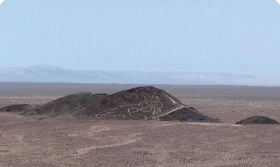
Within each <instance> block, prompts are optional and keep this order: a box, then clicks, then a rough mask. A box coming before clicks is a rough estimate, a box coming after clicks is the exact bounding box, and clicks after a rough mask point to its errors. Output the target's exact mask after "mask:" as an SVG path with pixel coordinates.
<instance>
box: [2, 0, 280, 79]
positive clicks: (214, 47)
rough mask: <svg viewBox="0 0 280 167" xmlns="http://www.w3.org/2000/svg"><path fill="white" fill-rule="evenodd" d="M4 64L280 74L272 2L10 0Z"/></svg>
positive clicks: (277, 14) (279, 27) (279, 38)
mask: <svg viewBox="0 0 280 167" xmlns="http://www.w3.org/2000/svg"><path fill="white" fill-rule="evenodd" d="M0 61H1V64H0V67H11V66H13V67H15V66H20V67H25V66H32V65H40V64H46V65H53V66H59V67H62V68H69V69H85V70H117V71H119V70H129V71H182V72H184V71H185V72H226V73H234V74H253V75H257V76H265V75H267V76H270V77H279V74H280V5H279V4H278V3H277V2H276V1H275V0H176V1H174V0H138V1H137V0H83V1H77V0H47V1H46V0H45V1H43V0H6V1H4V2H3V3H2V4H1V6H0Z"/></svg>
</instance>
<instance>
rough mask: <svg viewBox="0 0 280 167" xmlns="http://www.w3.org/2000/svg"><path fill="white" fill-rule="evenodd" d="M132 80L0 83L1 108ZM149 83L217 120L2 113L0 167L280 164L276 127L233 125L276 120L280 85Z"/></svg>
mask: <svg viewBox="0 0 280 167" xmlns="http://www.w3.org/2000/svg"><path fill="white" fill-rule="evenodd" d="M135 86H139V85H113V84H108V85H102V84H17V83H1V84H0V107H4V106H7V105H11V104H36V105H39V104H44V103H47V102H49V101H52V100H55V99H57V98H59V97H62V96H65V95H68V94H72V93H79V92H96V93H108V94H112V93H115V92H117V91H121V90H124V89H128V88H132V87H135ZM153 86H155V87H157V88H160V89H163V90H165V91H167V92H168V93H170V94H171V95H173V96H174V97H176V98H178V99H179V100H180V101H182V102H183V103H184V104H186V105H187V106H190V107H194V108H196V109H197V110H198V111H200V112H202V113H203V114H206V115H208V116H210V117H212V118H217V119H219V120H221V121H222V123H188V122H179V121H169V122H164V121H129V120H93V119H91V118H73V117H67V116H66V117H60V118H49V117H48V116H47V115H35V116H22V115H19V113H8V112H3V113H0V166H1V167H2V166H3V167H10V166H11V167H13V166H15V167H17V166H23V167H29V166H32V167H41V166H46V167H50V166H73V167H74V166H147V167H150V166H157V167H162V166H172V167H174V166H188V167H201V166H205V167H215V166H217V167H222V166H224V167H235V166H236V167H240V166H241V167H242V166H243V167H245V166H254V167H255V166H259V167H263V166H269V167H279V166H280V142H279V138H280V126H279V125H241V126H240V125H235V123H236V122H238V121H240V120H242V119H244V118H247V117H250V116H254V115H263V116H268V117H270V118H273V119H275V120H277V121H280V87H246V86H172V85H153ZM42 118H44V119H42Z"/></svg>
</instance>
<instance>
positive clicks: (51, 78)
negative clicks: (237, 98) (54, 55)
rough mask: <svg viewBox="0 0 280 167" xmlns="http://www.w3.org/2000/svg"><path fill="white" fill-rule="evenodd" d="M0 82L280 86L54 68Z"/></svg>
mask: <svg viewBox="0 0 280 167" xmlns="http://www.w3.org/2000/svg"><path fill="white" fill-rule="evenodd" d="M0 82H39V83H40V82H51V83H53V82H54V83H118V84H180V85H252V86H253V85H256V86H257V85H263V86H280V79H271V78H270V79H269V78H260V77H256V76H251V75H234V74H226V73H188V72H129V71H85V70H67V69H62V68H58V67H53V66H32V67H18V68H0Z"/></svg>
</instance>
